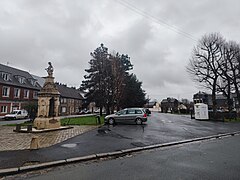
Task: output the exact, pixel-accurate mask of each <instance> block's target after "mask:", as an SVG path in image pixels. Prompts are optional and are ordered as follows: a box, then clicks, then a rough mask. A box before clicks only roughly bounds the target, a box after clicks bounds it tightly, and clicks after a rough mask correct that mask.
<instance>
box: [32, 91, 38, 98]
mask: <svg viewBox="0 0 240 180" xmlns="http://www.w3.org/2000/svg"><path fill="white" fill-rule="evenodd" d="M33 98H34V99H37V98H38V92H37V91H33Z"/></svg>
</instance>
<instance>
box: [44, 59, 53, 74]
mask: <svg viewBox="0 0 240 180" xmlns="http://www.w3.org/2000/svg"><path fill="white" fill-rule="evenodd" d="M45 70H46V71H47V73H48V76H50V77H52V75H53V66H52V63H51V62H48V67H47V68H46V69H45Z"/></svg>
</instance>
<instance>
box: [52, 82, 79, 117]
mask: <svg viewBox="0 0 240 180" xmlns="http://www.w3.org/2000/svg"><path fill="white" fill-rule="evenodd" d="M56 85H57V89H58V91H59V92H60V111H59V112H60V115H72V114H77V113H79V112H80V111H81V110H82V104H83V99H84V98H83V97H82V95H81V93H82V92H81V91H80V90H78V89H76V88H75V87H67V85H64V84H60V83H56Z"/></svg>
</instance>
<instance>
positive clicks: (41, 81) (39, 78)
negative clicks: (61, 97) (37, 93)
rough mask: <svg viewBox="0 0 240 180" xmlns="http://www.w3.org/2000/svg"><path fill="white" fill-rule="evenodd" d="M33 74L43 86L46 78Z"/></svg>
mask: <svg viewBox="0 0 240 180" xmlns="http://www.w3.org/2000/svg"><path fill="white" fill-rule="evenodd" d="M31 76H32V77H33V78H34V79H36V80H37V82H38V84H39V85H40V86H41V87H43V85H44V83H45V79H44V78H42V77H39V76H36V75H33V74H31Z"/></svg>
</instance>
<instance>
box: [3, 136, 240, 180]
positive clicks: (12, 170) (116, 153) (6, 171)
mask: <svg viewBox="0 0 240 180" xmlns="http://www.w3.org/2000/svg"><path fill="white" fill-rule="evenodd" d="M239 134H240V131H236V132H232V133H224V134H217V135H212V136H205V137H200V138H193V139H188V140H182V141H176V142H170V143H163V144H155V145H149V146H144V147H136V148H131V149H124V150H119V151H113V152H107V153H98V154H92V155H87V156H80V157H75V158H69V159H64V160H57V161H51V162H45V163H41V164H37V165H29V166H21V167H15V168H7V169H0V177H3V176H7V175H13V174H17V173H21V172H26V171H32V170H39V169H44V168H49V167H53V166H59V165H65V164H70V163H76V162H84V161H89V160H94V159H100V158H106V157H115V156H116V157H117V156H122V155H126V154H129V153H133V152H138V151H145V150H150V149H156V148H163V147H171V146H177V145H180V144H187V143H192V142H198V141H203V140H210V139H218V138H222V137H227V136H234V135H239Z"/></svg>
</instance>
